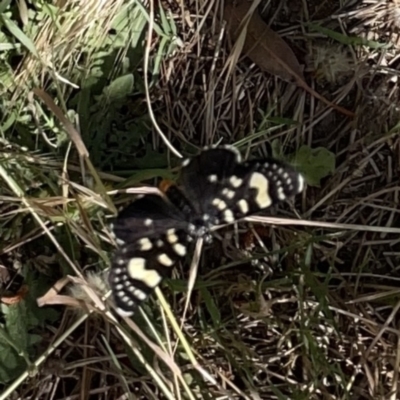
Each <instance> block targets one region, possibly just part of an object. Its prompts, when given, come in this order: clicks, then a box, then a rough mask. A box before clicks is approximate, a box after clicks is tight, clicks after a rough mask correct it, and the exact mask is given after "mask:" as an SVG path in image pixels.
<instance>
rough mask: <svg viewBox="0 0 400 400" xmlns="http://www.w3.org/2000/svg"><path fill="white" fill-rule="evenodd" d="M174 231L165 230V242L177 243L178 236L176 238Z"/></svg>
mask: <svg viewBox="0 0 400 400" xmlns="http://www.w3.org/2000/svg"><path fill="white" fill-rule="evenodd" d="M175 232H176V231H175V229H173V228H172V229H168V230H167V241H168V243H171V244H172V243H176V242H177V241H178V236H176V233H175Z"/></svg>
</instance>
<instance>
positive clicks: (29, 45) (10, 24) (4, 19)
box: [0, 14, 39, 57]
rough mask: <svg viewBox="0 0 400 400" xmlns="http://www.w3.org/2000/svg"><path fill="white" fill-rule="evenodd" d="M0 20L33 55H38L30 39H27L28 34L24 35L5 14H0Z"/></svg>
mask: <svg viewBox="0 0 400 400" xmlns="http://www.w3.org/2000/svg"><path fill="white" fill-rule="evenodd" d="M0 21H1V23H2V25H4V26H5V27H6V28H7V29H8V30H9V32H10V33H11V34H12V35H14V36H15V38H16V39H17V40H18V41H19V42H20V43H21V44H22V45H23V46H25V47H26V48H27V49H28V50H29V51H30V52H31V53H32V54H33V55H34V56H36V57H39V55H38V53H37V51H36V47H35V45H34V44H33V42H32V40H31V39H29V38H28V36H26V35H25V33H24V32H22V31H21V29H19V28H18V26H17V25H16V24H15V23H14V22H13V21H12V20H11V19H10V18H9V17H8V16H7V15H5V14H1V15H0Z"/></svg>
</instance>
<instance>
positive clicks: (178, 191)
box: [109, 146, 304, 316]
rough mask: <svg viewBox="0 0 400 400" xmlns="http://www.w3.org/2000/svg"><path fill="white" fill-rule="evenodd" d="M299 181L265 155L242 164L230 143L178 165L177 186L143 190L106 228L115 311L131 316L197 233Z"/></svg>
mask: <svg viewBox="0 0 400 400" xmlns="http://www.w3.org/2000/svg"><path fill="white" fill-rule="evenodd" d="M303 188H304V179H303V177H302V176H301V174H300V173H299V172H297V171H296V170H295V169H294V168H293V167H292V166H290V165H288V164H286V163H284V162H282V161H279V160H276V159H272V158H266V159H259V160H250V161H242V159H241V155H240V153H239V152H238V150H237V149H236V148H235V147H233V146H216V147H207V148H204V149H203V150H202V151H201V152H200V153H199V154H198V155H197V156H194V157H193V158H189V159H186V160H185V161H184V162H183V163H182V168H181V172H180V179H179V181H178V184H177V185H175V184H174V185H170V186H168V187H167V188H166V190H165V191H164V193H163V194H161V195H156V194H147V195H144V196H142V197H140V198H137V199H136V200H135V201H133V202H132V203H131V204H130V205H129V206H128V207H126V208H125V209H124V210H123V211H122V212H120V213H119V215H118V216H117V218H116V219H115V221H114V223H113V224H112V230H113V233H114V235H115V237H116V240H117V243H118V244H119V249H118V250H117V251H116V252H115V253H114V255H113V257H112V263H111V271H110V274H109V284H110V287H111V289H112V292H113V298H114V301H115V304H116V307H117V311H118V313H119V314H121V315H123V316H130V315H132V314H133V312H134V311H135V309H136V307H137V306H138V305H139V304H140V303H141V302H143V301H144V300H146V299H147V297H148V296H149V295H150V294H151V293H152V291H153V290H154V289H155V288H156V287H157V286H158V285H159V284H160V283H161V281H162V280H163V278H165V277H167V276H170V274H171V269H172V267H173V266H174V265H175V264H176V263H177V261H178V260H180V259H183V258H184V257H185V256H186V254H187V253H188V251H189V247H190V243H191V242H193V241H195V240H196V239H197V238H204V239H205V240H206V241H209V240H210V239H211V237H212V232H211V230H212V228H213V227H215V226H217V225H221V224H225V225H226V224H232V223H234V222H236V221H238V220H240V219H242V218H244V217H246V216H249V215H252V214H256V213H258V212H260V211H262V210H265V209H267V208H269V207H271V206H273V205H275V204H277V203H280V202H283V201H285V200H288V199H290V198H292V197H294V196H295V195H297V194H299V193H300V192H301V191H302V190H303Z"/></svg>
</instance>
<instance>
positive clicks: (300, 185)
mask: <svg viewBox="0 0 400 400" xmlns="http://www.w3.org/2000/svg"><path fill="white" fill-rule="evenodd" d="M303 189H304V178H303V177H302V176H301V175H299V181H298V183H297V191H298V193H300V192H302V191H303Z"/></svg>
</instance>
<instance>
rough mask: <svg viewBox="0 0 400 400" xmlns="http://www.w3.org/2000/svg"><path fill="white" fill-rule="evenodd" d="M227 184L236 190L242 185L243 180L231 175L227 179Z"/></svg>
mask: <svg viewBox="0 0 400 400" xmlns="http://www.w3.org/2000/svg"><path fill="white" fill-rule="evenodd" d="M229 182H230V184H231V185H232V186H233V187H235V188H238V187H239V186H240V185H241V184H242V183H243V179H240V178H238V177H237V176H235V175H233V176H231V178H230V179H229Z"/></svg>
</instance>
